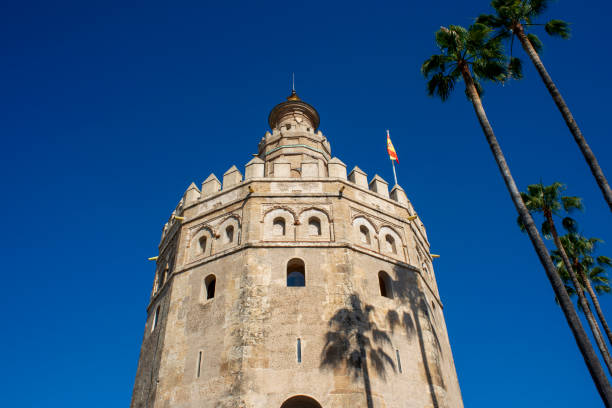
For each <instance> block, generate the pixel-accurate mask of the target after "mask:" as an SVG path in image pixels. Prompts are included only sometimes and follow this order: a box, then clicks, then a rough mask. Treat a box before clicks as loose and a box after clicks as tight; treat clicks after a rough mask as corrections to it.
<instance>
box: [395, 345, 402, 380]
mask: <svg viewBox="0 0 612 408" xmlns="http://www.w3.org/2000/svg"><path fill="white" fill-rule="evenodd" d="M395 356H396V357H397V370H398V371H399V372H400V374H401V373H402V360H400V355H399V350H397V349H396V350H395Z"/></svg>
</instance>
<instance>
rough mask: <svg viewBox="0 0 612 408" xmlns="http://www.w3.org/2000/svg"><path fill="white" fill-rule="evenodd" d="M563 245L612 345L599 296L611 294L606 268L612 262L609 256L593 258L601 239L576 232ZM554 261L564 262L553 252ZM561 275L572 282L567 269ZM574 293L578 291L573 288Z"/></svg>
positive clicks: (569, 235) (562, 268)
mask: <svg viewBox="0 0 612 408" xmlns="http://www.w3.org/2000/svg"><path fill="white" fill-rule="evenodd" d="M560 238H561V243H562V244H563V248H564V249H565V251H566V252H567V255H568V257H569V259H570V261H571V262H572V267H573V268H574V270H576V271H577V273H578V278H579V282H580V284H581V285H582V286H583V287H584V288H585V289H586V291H587V292H588V293H589V296H590V297H591V301H592V302H593V305H594V306H595V311H596V312H597V317H599V321H600V322H601V325H602V326H603V328H604V331H605V332H606V336H607V337H608V341H609V342H610V344H612V331H610V326H609V325H608V322H607V320H606V318H605V316H604V314H603V311H602V310H601V306H600V304H599V299H598V297H597V294H603V293H610V292H611V291H612V289H611V288H610V282H609V280H608V277H607V276H606V268H609V267H612V260H611V259H610V258H608V257H607V256H603V255H600V256H597V257H594V256H593V252H595V247H596V244H598V243H600V242H602V240H600V239H599V238H585V237H583V236H582V235H579V234H577V233H575V232H570V233H569V234H566V235H563V236H562V237H560ZM553 259H554V260H555V261H556V262H557V264H559V262H562V260H561V257H560V254H559V252H558V251H554V252H553ZM559 273H561V276H562V277H564V279H565V280H566V281H569V280H570V277H569V275H568V274H567V271H566V270H565V267H563V266H562V267H561V268H559ZM572 291H573V292H574V293H575V292H576V291H575V290H574V288H573V287H572Z"/></svg>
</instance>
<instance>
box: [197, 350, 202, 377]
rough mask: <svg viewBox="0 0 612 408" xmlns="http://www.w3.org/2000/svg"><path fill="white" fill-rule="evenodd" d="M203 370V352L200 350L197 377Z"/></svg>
mask: <svg viewBox="0 0 612 408" xmlns="http://www.w3.org/2000/svg"><path fill="white" fill-rule="evenodd" d="M201 371H202V352H201V351H200V352H199V353H198V373H197V378H200V373H201Z"/></svg>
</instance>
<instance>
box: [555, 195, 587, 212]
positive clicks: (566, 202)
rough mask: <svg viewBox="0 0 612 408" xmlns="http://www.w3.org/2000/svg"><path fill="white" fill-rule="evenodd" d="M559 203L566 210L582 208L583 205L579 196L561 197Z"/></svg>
mask: <svg viewBox="0 0 612 408" xmlns="http://www.w3.org/2000/svg"><path fill="white" fill-rule="evenodd" d="M561 203H562V204H563V209H564V210H565V211H567V212H571V211H574V210H583V209H584V206H583V205H582V198H580V197H575V196H574V197H572V196H565V197H561Z"/></svg>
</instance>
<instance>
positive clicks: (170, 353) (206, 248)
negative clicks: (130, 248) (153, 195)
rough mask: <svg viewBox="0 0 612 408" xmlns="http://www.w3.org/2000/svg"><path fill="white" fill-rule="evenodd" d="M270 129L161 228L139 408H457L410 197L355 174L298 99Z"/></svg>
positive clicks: (280, 109)
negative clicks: (251, 153) (238, 163)
mask: <svg viewBox="0 0 612 408" xmlns="http://www.w3.org/2000/svg"><path fill="white" fill-rule="evenodd" d="M269 124H270V128H271V130H272V133H270V132H266V134H265V136H264V137H263V138H262V140H261V142H260V143H259V150H258V155H257V156H256V157H254V158H253V159H252V160H251V161H249V162H248V163H247V164H246V166H245V169H244V170H245V174H244V177H243V175H242V173H241V172H240V170H239V169H238V168H236V167H235V166H232V167H231V168H230V169H229V170H228V171H227V172H226V173H225V174H224V175H223V178H222V181H219V179H218V178H217V177H216V176H215V175H214V174H211V175H210V176H209V177H208V178H207V179H206V180H205V181H204V183H203V184H202V186H201V188H200V189H199V188H198V187H197V186H196V185H195V184H193V183H192V184H191V185H190V186H189V188H188V189H187V191H186V192H185V194H184V195H183V198H182V199H181V200H180V202H179V204H178V205H177V207H176V208H175V210H174V211H173V212H172V215H171V217H170V220H169V221H168V223H166V225H165V226H164V229H163V233H162V240H161V243H160V246H159V257H158V260H157V267H156V272H155V278H154V284H153V291H152V294H151V301H150V304H149V305H148V307H147V312H148V318H147V323H146V325H145V331H144V338H143V343H142V348H141V352H140V359H139V363H138V370H137V374H136V381H135V385H134V393H133V397H132V403H131V406H132V407H134V408H141V407H142V408H152V407H156V408H157V407H173V408H175V407H176V408H178V407H181V408H183V407H185V408H186V407H235V408H238V407H281V406H282V407H283V408H296V407H304V408H306V407H313V408H314V407H324V408H328V407H329V408H331V407H351V408H354V407H398V408H400V407H402V408H409V407H410V408H412V407H415V408H416V407H462V406H463V403H462V400H461V394H460V390H459V384H458V381H457V375H456V371H455V367H454V363H453V358H452V353H451V349H450V345H449V342H448V336H447V332H446V326H445V322H444V316H443V314H442V309H443V305H442V302H441V301H440V298H439V295H438V289H437V284H436V280H435V276H434V271H433V265H432V258H431V255H430V251H429V242H428V239H427V235H426V232H425V228H424V226H423V223H422V222H421V220H420V218H419V217H418V216H417V214H416V212H415V210H414V209H413V207H412V205H411V203H410V201H409V200H408V198H407V196H406V194H405V192H404V190H403V189H402V188H401V187H399V186H397V185H396V186H394V187H393V188H392V189H391V191H389V188H388V184H387V182H386V181H385V180H383V179H382V178H381V177H380V176H377V175H375V176H374V177H373V178H372V179H371V180H370V181H369V182H368V178H367V174H366V173H364V172H363V171H362V170H361V169H359V168H358V167H355V168H354V169H353V170H352V171H351V172H350V173H349V174H347V170H346V165H345V164H344V163H343V162H342V161H340V160H339V159H338V158H334V157H332V156H331V147H330V144H329V142H328V141H327V139H326V137H325V136H324V135H323V134H322V133H321V131H320V130H318V126H319V115H318V113H317V112H316V110H315V109H314V108H313V107H312V106H310V105H309V104H307V103H305V102H303V101H301V100H300V99H299V98H298V97H297V95H296V94H295V92H294V93H293V94H292V95H291V96H290V97H289V98H288V100H287V101H286V102H283V103H281V104H279V105H277V106H276V107H274V109H273V110H272V112H271V113H270V116H269ZM415 216H416V217H415ZM296 279H297V280H296ZM301 285H303V286H301Z"/></svg>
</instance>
